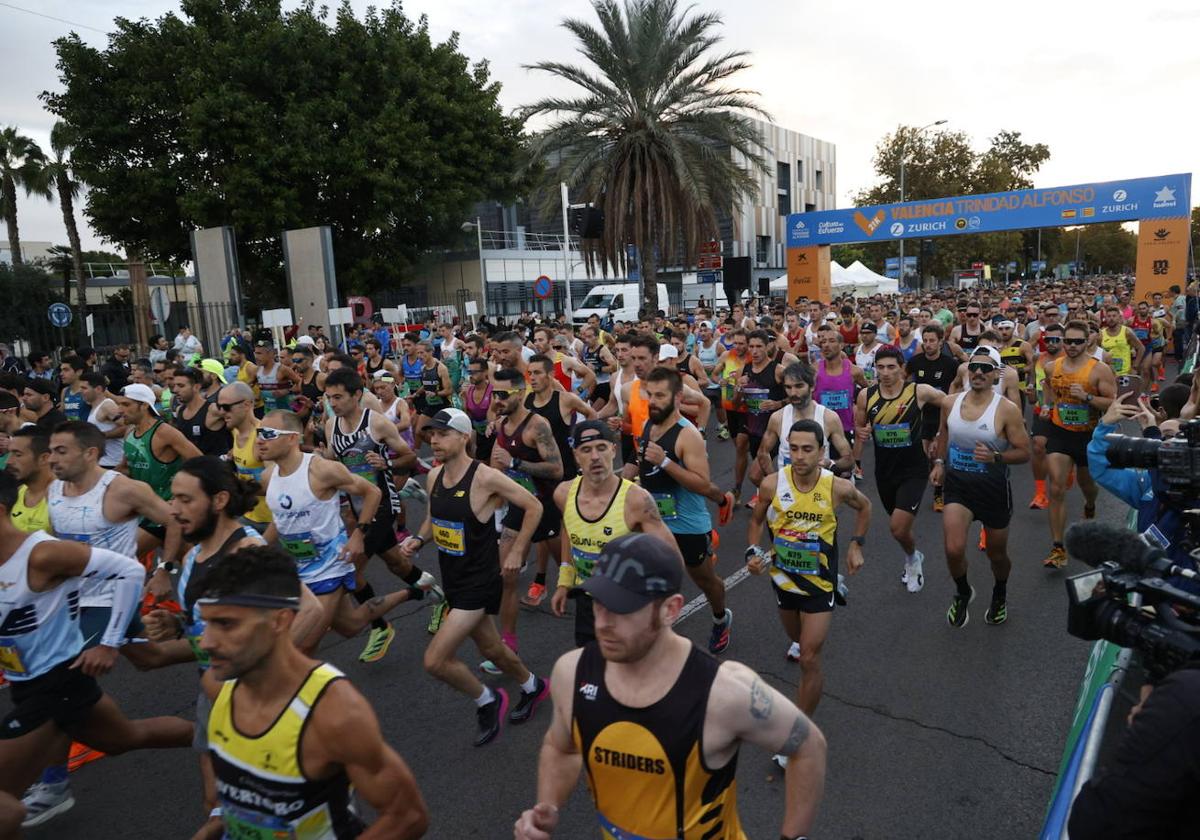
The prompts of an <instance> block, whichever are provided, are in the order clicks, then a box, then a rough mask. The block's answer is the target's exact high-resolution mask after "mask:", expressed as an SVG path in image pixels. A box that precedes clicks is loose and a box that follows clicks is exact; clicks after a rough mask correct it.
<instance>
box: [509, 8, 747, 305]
mask: <svg viewBox="0 0 1200 840" xmlns="http://www.w3.org/2000/svg"><path fill="white" fill-rule="evenodd" d="M592 7H593V9H594V10H595V12H596V16H597V18H598V19H599V28H597V27H596V26H593V25H592V24H591V23H589V22H587V21H583V20H579V19H576V18H570V19H567V20H565V21H563V27H564V28H565V29H566V30H567V31H568V32H570V33H571V34H572V35H573V36H574V37H575V39H576V40H577V41H578V42H579V50H580V54H581V56H582V57H583V58H584V59H586V60H587V61H588V62H589V63H590V64H591V65H592V66H591V67H581V66H578V65H572V64H563V63H560V62H555V61H541V62H538V63H536V64H533V65H531V69H535V70H541V71H543V72H546V73H548V74H550V75H552V76H555V77H557V78H559V79H563V80H565V81H568V82H571V83H572V84H574V85H575V86H576V87H577V88H579V89H580V90H579V92H578V93H577V95H576V96H575V97H574V98H561V97H550V98H545V99H541V100H538V101H537V102H534V103H532V104H530V105H529V106H527V107H526V108H525V109H524V112H523V113H524V116H525V117H526V118H527V119H528V118H531V117H535V116H539V115H542V116H548V117H552V120H551V122H550V124H549V125H548V126H547V127H546V128H545V130H543V131H541V132H539V133H537V134H536V135H534V136H533V137H532V138H531V141H530V160H532V161H538V162H544V163H545V164H546V165H545V167H544V169H543V170H542V179H541V187H542V195H543V196H546V197H547V198H546V200H545V201H544V202H543V206H546V205H547V204H550V203H553V202H554V201H555V198H554V197H555V196H556V195H557V190H558V184H559V182H566V183H567V185H568V186H569V187H571V188H573V189H574V190H576V191H577V195H579V196H580V197H581V198H582V199H583V200H584V201H589V202H594V203H595V204H596V205H597V206H599V207H600V208H601V209H602V210H603V211H604V234H603V236H602V237H601V238H600V239H598V240H593V241H584V242H583V243H582V247H583V250H584V254H585V257H586V261H587V265H588V270H589V272H590V271H592V270H594V269H595V267H596V265H597V264H598V265H599V267H600V269H601V271H602V272H603V273H605V274H607V273H608V271H609V270H612V271H620V270H621V269H622V268H625V269H626V271H627V270H628V268H629V267H627V266H626V265H625V247H626V245H627V244H633V245H635V246H636V247H637V251H638V254H639V256H640V258H641V263H642V276H643V278H644V282H645V289H646V291H647V294H646V300H645V301H643V303H644V305H645V307H646V308H647V309H652V308H655V305H654V304H653V301H652V298H653V294H652V290H653V289H654V287H655V286H654V284H655V281H656V277H657V272H658V263H659V262H660V261H662V260H664V259H665V260H668V261H674V259H675V257H676V255H678V257H679V259H680V260H681V261H682V262H683V263H684V264H685V265H692V264H694V263H695V261H696V256H697V253H698V250H699V246H700V244H701V243H702V242H705V241H707V240H710V239H713V238H716V236H717V229H718V228H717V214H718V213H720V212H728V211H729V210H731V209H732V208H733V207H735V206H736V205H737V204H738V203H739V202H740V201H741V200H742V199H743V198H745V197H748V196H753V195H754V194H755V193H756V192H757V182H756V180H755V176H756V174H757V173H755V172H752V171H751V170H759V171H765V163H764V161H763V158H762V156H761V149H762V145H761V140H760V138H759V132H758V130H757V128H756V127H755V125H754V123H753V121H752V120H751V119H749V118H748V117H747V116H746V114H757V115H761V116H764V117H766V116H767V115H766V113H765V112H764V111H763V110H762V109H761V108H760V107H759V106H758V105H757V103H756V96H755V94H754V92H753V91H750V90H746V89H743V88H739V87H735V86H729V85H727V84H726V82H727V80H728V79H729V78H730V77H731V76H733V75H735V74H736V73H738V72H739V71H741V70H744V69H746V68H747V67H748V66H749V64H748V63H747V61H746V56H747V53H746V52H745V51H741V50H734V51H728V52H716V51H715V48H716V47H717V46H718V45H719V44H720V43H721V36H720V35H719V34H718V33H717V28H718V27H719V26H720V24H721V17H720V15H718V14H715V13H706V14H692V13H691V12H690V9H683V10H681V9H680V7H679V4H678V2H676V0H625V2H624V3H622V4H618V3H617V2H616V0H593V3H592ZM736 159H742V160H745V161H746V168H744V167H743V166H742V165H740V164H739V163H737V162H736Z"/></svg>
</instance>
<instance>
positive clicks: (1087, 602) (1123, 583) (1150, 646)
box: [1066, 450, 1200, 681]
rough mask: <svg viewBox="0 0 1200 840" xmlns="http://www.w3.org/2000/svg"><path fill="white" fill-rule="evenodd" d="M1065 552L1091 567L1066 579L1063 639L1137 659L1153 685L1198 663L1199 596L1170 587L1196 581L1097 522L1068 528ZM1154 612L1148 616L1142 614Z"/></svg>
mask: <svg viewBox="0 0 1200 840" xmlns="http://www.w3.org/2000/svg"><path fill="white" fill-rule="evenodd" d="M1160 451H1161V450H1160ZM1066 548H1067V553H1068V554H1070V555H1071V556H1072V557H1075V558H1077V559H1079V560H1082V561H1083V562H1085V563H1087V564H1088V565H1089V566H1092V567H1093V571H1089V572H1084V573H1083V574H1078V575H1073V576H1071V577H1069V578H1067V581H1066V584H1067V598H1068V600H1069V604H1068V607H1067V632H1069V633H1070V634H1071V635H1072V636H1075V637H1076V638H1080V639H1086V640H1089V641H1095V640H1096V639H1107V640H1108V641H1110V642H1112V643H1114V644H1116V645H1120V646H1121V647H1127V648H1132V649H1134V650H1137V651H1139V652H1141V653H1142V655H1143V661H1144V664H1145V667H1146V671H1147V673H1148V675H1149V676H1150V679H1151V681H1157V680H1159V679H1161V678H1162V677H1164V676H1166V675H1167V674H1169V673H1171V672H1172V671H1174V670H1175V669H1177V668H1179V667H1181V666H1182V665H1184V664H1186V663H1188V662H1193V661H1200V624H1197V623H1196V622H1197V621H1200V596H1197V595H1193V594H1192V593H1190V592H1187V591H1185V590H1183V589H1180V588H1179V587H1177V586H1175V585H1173V584H1172V583H1170V582H1169V581H1168V580H1167V578H1187V579H1190V580H1200V575H1197V573H1196V572H1194V571H1193V570H1191V569H1186V568H1184V567H1182V566H1178V565H1176V564H1174V563H1172V562H1171V561H1170V560H1169V559H1168V558H1167V554H1166V552H1165V551H1163V549H1162V548H1161V547H1160V546H1157V545H1152V544H1151V543H1150V542H1148V541H1147V540H1146V539H1145V538H1144V537H1142V536H1140V535H1138V534H1135V533H1133V532H1132V531H1128V530H1125V529H1123V528H1118V527H1115V526H1113V525H1106V524H1104V523H1101V522H1081V523H1077V524H1075V525H1072V526H1071V527H1070V528H1069V529H1068V530H1067V534H1066ZM1131 595H1138V596H1140V600H1141V603H1140V605H1134V604H1131V603H1130V596H1131ZM1151 606H1152V607H1154V613H1153V614H1150V613H1148V612H1146V611H1145V607H1151Z"/></svg>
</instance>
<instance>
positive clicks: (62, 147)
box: [44, 122, 87, 330]
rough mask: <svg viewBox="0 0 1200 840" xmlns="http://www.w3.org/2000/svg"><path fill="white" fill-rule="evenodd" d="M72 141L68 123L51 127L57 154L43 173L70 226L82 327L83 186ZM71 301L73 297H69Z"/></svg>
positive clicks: (84, 292)
mask: <svg viewBox="0 0 1200 840" xmlns="http://www.w3.org/2000/svg"><path fill="white" fill-rule="evenodd" d="M71 146H72V143H71V140H70V136H69V134H68V129H67V126H66V124H65V123H62V122H56V123H55V124H54V128H52V129H50V148H51V150H52V151H53V152H54V157H53V158H52V159H51V160H50V161H49V162H48V163H47V164H46V166H45V168H44V175H45V179H46V181H47V183H49V184H51V185H53V187H54V190H55V192H57V193H58V206H59V207H60V208H61V209H62V215H63V225H65V226H66V228H67V242H68V243H69V244H70V246H71V270H72V273H73V274H74V275H75V290H76V298H77V303H76V307H77V308H78V310H79V312H78V318H79V325H80V329H81V330H82V329H83V328H84V327H83V324H84V319H86V318H87V279H86V278H85V277H84V276H83V247H82V246H81V245H80V243H79V226H78V225H76V224H75V199H77V198H78V197H79V190H80V187H81V186H82V185H81V184H80V182H79V181H77V180H75V171H74V169H73V168H72V165H71V160H70V155H71ZM68 302H70V298H69V297H68Z"/></svg>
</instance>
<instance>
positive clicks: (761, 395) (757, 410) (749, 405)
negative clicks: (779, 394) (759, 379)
mask: <svg viewBox="0 0 1200 840" xmlns="http://www.w3.org/2000/svg"><path fill="white" fill-rule="evenodd" d="M770 393H771V392H770V391H768V390H767V389H766V388H745V389H743V390H742V395H743V399H744V401H745V403H746V410H747V411H749V412H750V413H751V414H761V413H762V411H763V403H764V402H766V401H767V398H768V397H769V396H770Z"/></svg>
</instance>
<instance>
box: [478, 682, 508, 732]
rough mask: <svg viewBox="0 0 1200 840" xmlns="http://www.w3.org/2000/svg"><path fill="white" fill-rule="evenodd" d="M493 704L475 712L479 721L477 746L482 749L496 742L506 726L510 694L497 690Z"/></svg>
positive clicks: (494, 693)
mask: <svg viewBox="0 0 1200 840" xmlns="http://www.w3.org/2000/svg"><path fill="white" fill-rule="evenodd" d="M492 694H493V697H492V702H491V703H488V704H487V705H485V706H480V707H479V708H478V709H476V710H475V717H476V719H477V720H478V721H479V734H478V735H476V736H475V746H477V747H482V746H483V745H484V744H490V743H491V742H492V741H495V740H496V736H497V735H499V734H500V730H501V728H502V727H503V726H504V717H505V715H507V714H508V692H507V691H505V690H504V689H503V688H497V689H495V690H494V691H493V692H492Z"/></svg>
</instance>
